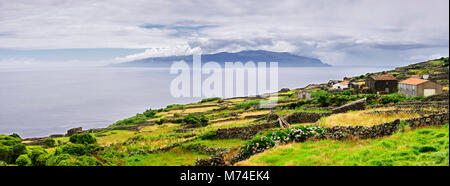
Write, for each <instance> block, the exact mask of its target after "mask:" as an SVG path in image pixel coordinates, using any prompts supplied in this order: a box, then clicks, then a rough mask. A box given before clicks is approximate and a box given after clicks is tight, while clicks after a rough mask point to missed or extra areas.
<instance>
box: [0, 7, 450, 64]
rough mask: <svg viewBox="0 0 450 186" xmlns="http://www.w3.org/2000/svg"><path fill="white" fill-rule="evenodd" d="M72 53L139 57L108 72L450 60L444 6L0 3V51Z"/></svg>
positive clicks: (117, 57)
mask: <svg viewBox="0 0 450 186" xmlns="http://www.w3.org/2000/svg"><path fill="white" fill-rule="evenodd" d="M72 48H94V49H92V50H95V48H140V49H147V50H145V52H143V53H136V54H130V55H125V56H120V55H118V56H115V57H114V58H111V59H113V61H115V62H121V61H126V60H133V59H139V58H144V57H151V56H167V55H183V54H190V53H192V52H195V51H199V50H200V49H201V51H202V52H203V53H214V52H222V51H227V52H237V51H240V50H245V49H264V50H271V51H283V52H291V53H294V54H298V55H302V56H308V57H316V58H319V59H321V60H322V61H324V62H326V63H329V64H333V65H354V64H358V65H373V64H378V65H394V64H399V65H400V64H407V63H411V62H418V61H421V60H426V59H430V58H435V57H441V56H448V55H449V54H448V51H449V1H448V0H365V1H364V0H292V1H282V0H281V1H280V0H277V1H275V0H272V1H268V0H264V1H261V0H255V1H243V0H211V1H204V0H190V1H168V0H151V1H143V0H142V1H139V0H138V1H123V0H107V1H98V0H78V1H63V0H43V1H41V0H40V1H32V0H27V1H21V0H17V1H9V0H0V49H3V50H5V49H15V50H16V49H19V50H40V49H72ZM92 55H94V54H92ZM19 57H20V56H19ZM1 60H3V61H4V60H6V59H4V58H3V59H2V58H1V56H0V63H1V62H2V61H1ZM75 60H76V59H75ZM105 60H108V59H105Z"/></svg>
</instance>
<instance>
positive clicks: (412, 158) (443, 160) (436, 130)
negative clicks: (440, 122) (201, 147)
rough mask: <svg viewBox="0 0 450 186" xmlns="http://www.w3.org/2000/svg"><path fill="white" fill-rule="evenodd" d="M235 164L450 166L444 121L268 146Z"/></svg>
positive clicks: (447, 137) (446, 127)
mask: <svg viewBox="0 0 450 186" xmlns="http://www.w3.org/2000/svg"><path fill="white" fill-rule="evenodd" d="M424 131H427V132H424ZM438 136H439V137H438ZM237 165H245V166H288V165H290V166H449V128H448V124H447V125H444V126H439V127H431V128H424V129H418V130H414V131H408V132H404V133H396V134H394V135H392V136H389V137H384V138H378V139H367V140H356V141H355V140H351V141H350V140H348V141H333V140H323V141H306V142H304V143H295V144H289V145H285V146H279V147H276V148H273V149H270V150H267V151H265V152H263V153H261V154H258V155H255V156H252V157H251V158H250V159H248V160H246V161H243V162H239V163H237Z"/></svg>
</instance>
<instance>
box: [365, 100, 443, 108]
mask: <svg viewBox="0 0 450 186" xmlns="http://www.w3.org/2000/svg"><path fill="white" fill-rule="evenodd" d="M380 107H396V108H412V109H418V110H419V109H423V108H427V107H433V108H437V109H447V110H448V109H449V101H448V99H447V100H442V101H424V100H420V101H405V102H400V103H395V104H385V105H376V106H371V107H368V108H380Z"/></svg>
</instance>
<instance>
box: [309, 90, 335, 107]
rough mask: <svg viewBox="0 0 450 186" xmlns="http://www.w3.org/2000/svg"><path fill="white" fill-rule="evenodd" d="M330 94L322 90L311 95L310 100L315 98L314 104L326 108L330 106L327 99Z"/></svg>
mask: <svg viewBox="0 0 450 186" xmlns="http://www.w3.org/2000/svg"><path fill="white" fill-rule="evenodd" d="M330 96H331V94H330V93H329V92H327V91H324V90H318V91H315V92H312V93H311V97H312V98H316V99H315V102H317V103H318V104H320V105H321V106H324V107H327V106H329V105H330V101H329V97H330Z"/></svg>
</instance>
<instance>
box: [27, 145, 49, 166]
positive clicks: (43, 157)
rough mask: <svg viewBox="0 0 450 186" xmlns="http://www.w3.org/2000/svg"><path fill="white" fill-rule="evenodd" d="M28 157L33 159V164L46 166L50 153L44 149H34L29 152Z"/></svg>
mask: <svg viewBox="0 0 450 186" xmlns="http://www.w3.org/2000/svg"><path fill="white" fill-rule="evenodd" d="M28 157H29V158H30V159H31V164H32V165H33V166H44V165H45V162H47V159H48V157H49V154H48V153H47V151H45V150H44V149H33V150H32V151H31V152H30V153H28Z"/></svg>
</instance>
